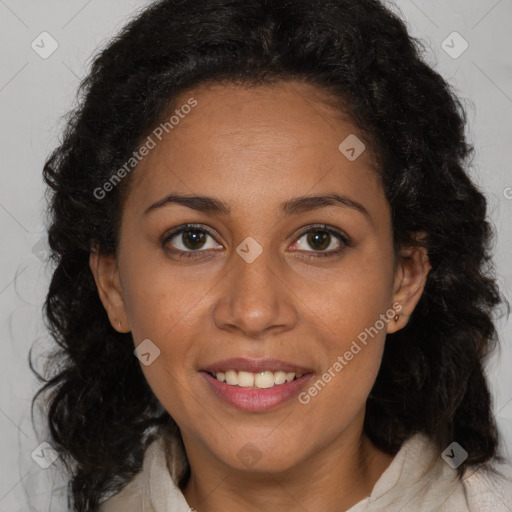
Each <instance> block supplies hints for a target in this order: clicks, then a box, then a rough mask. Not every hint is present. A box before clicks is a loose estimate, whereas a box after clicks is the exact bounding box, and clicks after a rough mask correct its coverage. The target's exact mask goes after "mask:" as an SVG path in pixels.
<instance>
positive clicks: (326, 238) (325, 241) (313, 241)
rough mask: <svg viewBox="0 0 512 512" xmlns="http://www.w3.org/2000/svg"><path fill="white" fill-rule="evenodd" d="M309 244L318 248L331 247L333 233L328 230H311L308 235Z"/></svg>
mask: <svg viewBox="0 0 512 512" xmlns="http://www.w3.org/2000/svg"><path fill="white" fill-rule="evenodd" d="M307 241H308V244H309V245H310V246H311V247H313V249H316V250H320V251H322V250H324V249H326V248H327V247H329V242H330V241H331V235H330V234H329V233H328V232H327V231H310V232H309V233H308V235H307Z"/></svg>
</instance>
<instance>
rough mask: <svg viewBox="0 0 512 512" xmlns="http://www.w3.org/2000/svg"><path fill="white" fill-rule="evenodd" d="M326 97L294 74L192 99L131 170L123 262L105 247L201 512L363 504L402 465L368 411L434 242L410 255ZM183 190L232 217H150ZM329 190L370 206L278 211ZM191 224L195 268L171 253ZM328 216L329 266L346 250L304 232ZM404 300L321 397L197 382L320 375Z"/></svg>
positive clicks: (100, 275)
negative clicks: (243, 400) (214, 367)
mask: <svg viewBox="0 0 512 512" xmlns="http://www.w3.org/2000/svg"><path fill="white" fill-rule="evenodd" d="M321 93H322V91H319V90H318V89H315V88H314V87H313V86H311V85H308V84H305V83H301V82H281V83H279V84H276V85H272V86H259V87H257V88H248V87H242V86H235V85H220V84H217V85H213V86H209V87H199V88H195V89H194V90H193V91H192V92H188V93H187V94H184V95H183V96H182V97H181V98H180V101H178V102H177V105H182V104H185V103H186V101H187V99H188V98H190V97H193V98H195V99H196V100H197V102H198V104H197V106H196V107H195V108H194V109H192V111H191V112H190V113H189V114H188V115H187V116H185V118H184V119H182V120H180V123H179V125H177V126H176V127H175V128H174V129H173V130H172V131H170V132H169V133H168V134H167V135H166V136H165V137H164V138H163V140H162V141H161V142H159V143H158V145H157V146H156V147H155V148H154V149H153V150H152V151H151V152H150V153H149V154H148V155H147V156H146V157H145V158H144V160H143V161H142V162H141V163H140V164H139V166H138V167H137V169H136V171H134V173H133V175H132V176H131V177H130V179H131V183H130V187H129V191H128V194H127V196H126V202H125V204H124V207H123V213H122V223H121V232H120V242H119V248H118V253H117V258H116V257H114V256H112V255H105V254H102V253H101V252H100V251H97V250H93V251H92V253H91V258H90V266H91V270H92V272H93V274H94V278H95V281H96V284H97V287H98V292H99V295H100V298H101V300H102V302H103V304H104V306H105V309H106V311H107V313H108V315H109V318H110V321H111V323H112V326H113V327H114V328H115V329H117V330H118V331H120V332H129V331H131V333H132V335H133V339H134V343H135V345H138V344H139V343H141V342H142V341H143V340H145V339H147V338H149V339H150V340H152V342H153V343H155V344H156V345H157V346H158V347H159V349H160V351H161V353H160V356H159V357H158V358H156V359H155V360H154V362H153V363H152V364H150V365H149V366H144V365H142V370H143V371H144V374H145V377H146V378H147V380H148V382H149V384H150V386H151V388H152V390H153V391H154V393H155V395H156V396H157V398H158V399H159V400H160V402H161V403H162V405H163V406H164V407H165V408H166V410H167V411H168V412H169V413H170V414H171V416H172V417H173V418H174V419H175V421H176V422H177V424H178V425H179V427H180V429H181V432H182V436H183V441H184V444H185V448H186V452H187V457H188V459H189V462H190V466H191V478H190V480H189V481H188V483H187V485H186V486H185V488H184V489H183V493H184V495H185V498H186V499H187V501H188V503H189V505H190V506H192V507H194V508H195V509H196V510H198V511H199V512H217V511H221V510H222V511H225V510H235V509H236V510H247V511H256V510H258V511H261V510H262V509H263V508H268V507H269V505H270V506H271V508H272V507H273V508H274V509H277V507H279V510H282V511H292V510H293V511H295V510H304V509H305V510H322V511H325V512H331V511H332V512H334V511H336V512H339V511H340V510H347V509H348V508H350V507H351V506H352V505H354V504H355V503H357V502H358V501H360V500H361V499H363V498H364V497H366V496H368V495H369V494H370V493H371V490H372V488H373V486H374V485H375V483H376V481H377V480H378V478H379V477H380V476H381V474H382V473H383V471H384V470H385V469H386V468H387V467H388V466H389V464H390V463H391V461H392V459H393V457H392V456H390V455H387V454H385V453H383V452H381V451H380V450H378V449H377V448H376V447H375V446H373V444H372V443H371V442H370V440H369V439H368V438H367V437H366V436H365V435H364V434H363V421H364V414H365V403H366V400H367V397H368V395H369V393H370V390H371V388H372V386H373V383H374V381H375V377H376V375H377V373H378V370H379V366H380V363H381V358H382V352H383V348H384V342H385V336H386V333H387V332H389V333H392V332H395V331H397V330H398V329H401V328H403V327H404V326H405V325H406V323H407V321H408V318H409V316H410V315H411V313H412V312H413V310H414V308H415V306H416V304H417V302H418V300H419V299H420V297H421V294H422V292H423V289H424V285H425V281H426V277H427V274H428V271H429V269H430V264H429V262H428V257H427V255H426V254H425V251H424V250H423V249H419V248H402V249H401V251H400V253H399V255H398V258H395V253H394V252H393V246H392V226H391V215H390V207H389V204H388V203H387V200H386V198H385V196H384V191H383V189H382V187H381V184H380V181H379V179H378V177H377V175H376V173H375V171H374V170H373V168H372V165H371V159H370V152H369V151H368V150H366V151H364V152H363V153H362V154H361V156H359V158H357V159H356V160H354V161H349V160H348V159H347V158H346V157H345V156H344V155H343V154H342V153H341V152H340V151H339V150H338V145H339V144H340V142H341V141H343V140H344V139H345V138H346V137H347V136H348V135H349V134H357V132H356V129H355V128H354V126H353V125H352V124H351V123H350V120H349V119H347V118H343V116H342V115H340V113H339V112H337V111H336V110H334V109H333V107H331V106H329V105H328V104H327V103H326V102H324V101H323V97H322V94H321ZM171 192H175V193H181V194H187V195H205V196H213V197H215V198H217V199H220V200H221V201H223V202H225V203H227V205H229V207H230V209H231V212H230V214H229V215H226V214H212V213H204V212H199V211H195V210H193V209H191V208H188V207H186V206H183V205H178V204H172V203H171V204H167V205H166V206H163V207H161V208H156V209H154V210H153V211H151V213H148V214H147V215H145V214H144V212H145V210H146V209H147V208H148V207H149V206H150V205H152V204H153V203H155V202H156V201H158V200H160V199H162V198H163V197H165V196H166V195H167V194H169V193H171ZM331 193H338V194H343V195H345V196H348V197H349V198H350V199H352V200H353V201H357V202H358V203H360V204H361V205H363V206H364V208H365V209H366V210H367V212H368V214H367V215H365V214H363V213H362V212H361V211H358V210H357V209H354V208H350V207H347V206H341V207H340V206H332V205H331V206H325V207H321V208H317V209H313V210H309V211H304V212H300V213H294V214H291V215H283V214H282V213H281V211H280V208H281V203H283V202H284V201H287V200H289V199H292V198H295V197H298V196H303V195H320V194H331ZM189 222H193V223H200V224H202V227H204V228H206V229H209V230H210V231H211V232H212V236H211V237H210V236H207V237H206V239H205V241H204V243H203V245H202V246H201V244H199V245H198V246H197V247H198V249H190V248H189V249H188V251H189V252H191V251H194V250H195V251H196V252H195V256H196V257H195V258H190V259H178V258H177V257H173V256H171V255H170V254H169V252H167V250H166V247H167V248H169V247H171V248H172V247H174V248H175V249H177V250H179V249H182V250H184V251H185V250H187V246H185V245H183V244H184V241H183V239H182V236H181V235H178V236H176V237H174V238H173V239H172V240H169V241H167V242H164V243H162V239H163V238H164V235H165V234H166V233H168V232H169V230H170V229H171V228H174V227H178V226H181V225H183V224H185V223H189ZM315 223H323V224H327V225H328V226H329V227H334V228H338V229H339V230H342V231H343V232H344V233H346V234H347V235H348V236H349V237H350V238H351V240H352V243H351V245H350V246H345V247H343V250H342V252H341V253H340V254H338V255H335V256H332V257H328V258H317V259H314V258H315V254H318V253H319V252H322V251H323V252H329V251H331V252H332V251H334V250H336V249H337V248H339V247H340V246H342V244H343V242H340V241H338V239H337V238H336V237H335V236H334V235H332V236H331V238H330V239H328V240H327V242H326V244H325V246H322V244H321V242H316V245H315V241H314V239H313V241H312V242H311V243H312V244H313V245H311V244H308V237H307V232H306V234H303V233H304V231H303V230H302V229H301V228H307V227H308V226H310V225H311V224H315ZM312 231H313V232H312V235H314V234H315V233H317V232H318V231H322V230H321V229H318V228H313V230H312ZM189 234H190V233H189ZM248 236H250V237H253V238H254V239H255V240H256V241H257V242H258V243H259V244H260V246H261V247H262V249H263V252H262V253H261V255H260V256H259V257H258V258H257V259H256V260H254V261H253V262H252V263H250V264H249V263H247V262H246V261H245V260H244V259H242V258H241V257H240V256H239V255H238V254H237V252H236V248H237V247H238V246H239V245H240V244H241V243H242V241H243V240H244V239H245V238H246V237H248ZM192 240H193V239H192ZM189 247H190V246H189ZM192 247H193V246H192ZM319 247H320V249H319ZM198 251H202V252H198ZM308 255H309V256H311V258H308ZM395 302H398V303H399V304H400V308H401V309H399V311H400V312H399V319H398V321H394V320H393V319H391V320H390V321H389V322H387V323H385V327H384V328H383V329H381V330H380V331H379V332H378V334H377V335H375V336H374V337H373V338H369V342H368V344H367V345H366V346H364V348H363V349H362V350H361V352H360V353H358V354H357V355H356V356H354V358H353V359H352V360H351V361H350V362H349V363H348V364H347V365H346V366H344V368H343V370H342V371H340V372H338V373H337V374H336V377H335V378H333V379H332V380H331V381H330V382H329V383H328V384H327V385H326V386H325V387H324V388H323V389H322V390H321V391H320V392H318V394H317V395H316V396H315V397H312V398H311V400H310V401H309V403H307V404H301V403H300V402H299V401H298V400H297V399H296V398H294V399H292V400H289V401H288V402H286V403H284V404H282V405H280V406H279V407H277V408H275V409H273V410H269V411H265V412H256V413H255V412H246V411H241V410H239V409H236V408H234V407H232V406H230V405H228V404H226V403H224V402H223V401H221V400H220V399H219V398H217V397H216V395H214V394H213V392H212V391H211V390H210V389H209V387H208V385H207V384H206V383H205V382H204V379H203V378H202V377H201V375H200V374H199V370H200V369H201V368H204V366H206V365H208V364H211V363H214V362H215V361H218V360H221V359H225V358H229V357H237V356H241V357H253V358H266V357H272V358H278V359H282V360H285V361H290V362H293V363H297V364H300V365H303V366H306V367H309V368H311V369H312V370H313V371H314V376H313V378H312V380H311V382H315V381H316V380H317V379H318V378H319V377H320V376H322V374H324V373H325V372H326V371H327V369H328V368H329V367H332V366H333V364H334V363H335V361H336V360H337V357H338V356H339V355H342V354H344V353H345V352H346V351H347V350H348V349H349V348H350V346H351V343H352V341H353V340H356V339H357V335H358V334H359V333H361V332H363V331H364V330H365V328H369V327H370V326H373V325H374V324H375V322H376V320H378V319H379V315H381V314H383V313H385V312H386V311H387V310H389V309H390V308H392V305H393V303H395ZM248 441H250V442H251V443H252V445H253V446H255V447H256V450H257V451H258V452H259V453H260V455H261V458H260V460H259V461H258V462H257V463H256V464H255V465H253V466H249V465H247V464H245V463H244V461H243V460H241V459H240V458H239V457H238V456H237V454H238V452H239V451H240V450H241V449H242V447H244V445H246V443H247V442H248ZM311 475H314V478H312V477H311Z"/></svg>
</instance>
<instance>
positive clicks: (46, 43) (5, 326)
mask: <svg viewBox="0 0 512 512" xmlns="http://www.w3.org/2000/svg"><path fill="white" fill-rule="evenodd" d="M148 3H149V2H147V1H135V0H131V1H127V0H122V1H121V0H109V1H108V2H106V1H101V2H100V0H89V1H87V0H86V1H84V0H66V1H63V0H61V1H49V0H44V1H41V0H38V1H35V0H26V1H20V0H0V42H1V45H0V56H1V67H0V70H1V71H0V109H1V118H0V119H1V121H0V140H1V147H0V152H1V155H0V166H1V167H0V168H1V170H0V173H1V187H0V227H1V230H2V231H1V238H0V258H1V260H0V261H1V265H0V322H1V323H0V332H1V333H2V344H1V347H2V354H1V357H0V382H1V386H0V434H1V435H0V454H1V457H0V460H1V467H0V512H17V511H26V510H29V506H32V507H33V510H38V511H43V510H49V509H50V508H51V510H52V511H61V510H62V511H63V510H65V509H66V507H65V506H64V503H65V502H64V501H63V491H64V487H63V486H64V485H65V482H63V481H62V479H59V477H58V474H57V473H56V471H55V467H56V465H55V464H53V465H50V467H49V468H48V469H43V468H42V467H40V465H38V464H37V463H36V462H35V461H34V459H33V458H32V452H33V451H34V450H35V449H36V448H37V447H38V445H39V444H40V443H41V442H42V441H44V435H43V434H41V431H42V429H41V428H39V429H38V430H39V433H40V435H41V437H39V436H38V435H37V434H36V432H34V429H33V427H32V424H31V420H30V401H31V398H32V396H33V394H34V392H35V390H36V389H37V388H38V387H39V385H38V383H37V381H36V380H35V378H34V377H33V374H32V373H31V372H30V370H29V368H28V364H27V355H28V350H29V348H30V347H31V346H32V344H33V343H34V342H35V341H36V340H38V344H37V349H34V350H35V353H34V356H35V357H34V359H35V360H36V362H39V365H40V364H41V363H42V362H43V360H42V359H41V357H39V358H38V355H39V356H42V355H43V353H44V348H45V347H47V346H48V343H49V341H48V335H47V334H45V330H44V328H43V322H42V319H41V305H42V303H43V300H44V296H45V291H46V287H47V285H48V279H49V276H50V273H51V268H50V267H49V265H48V264H46V261H45V254H44V253H45V243H46V242H45V239H44V221H43V213H44V208H45V200H44V196H43V192H44V189H43V184H42V179H41V169H42V166H43V162H44V160H45V158H46V157H47V156H48V154H49V153H50V151H51V150H52V149H53V148H54V147H55V146H56V145H57V143H58V140H59V136H60V133H61V130H62V128H63V127H64V120H63V118H62V116H63V115H64V114H65V113H66V112H67V111H68V110H69V109H70V108H71V107H72V106H73V105H74V101H75V91H76V88H77V86H78V84H79V81H80V78H81V77H83V76H84V74H86V72H87V70H88V69H89V65H90V62H91V56H92V55H93V54H94V53H95V52H96V51H98V50H99V49H100V48H102V47H103V46H104V45H105V44H106V42H107V41H108V39H109V38H110V37H112V36H113V35H114V34H115V33H116V32H117V31H118V30H119V29H120V28H121V27H122V26H123V25H124V24H125V22H126V20H127V19H128V18H129V17H131V16H132V15H134V14H135V13H136V11H138V10H139V9H141V8H143V7H144V6H145V5H147V4H148ZM447 4H448V3H447V2H442V1H440V0H434V1H433V0H415V1H411V0H399V1H398V0H397V1H396V2H395V3H394V4H390V5H391V6H392V8H393V9H395V10H399V11H400V12H401V13H402V15H403V17H404V18H405V19H406V21H407V24H408V26H409V28H410V32H411V33H412V35H414V36H415V37H418V38H420V39H422V40H423V41H424V42H425V43H426V45H427V47H428V53H427V61H428V62H429V63H430V64H431V65H432V66H434V68H435V69H437V70H438V71H439V72H440V73H441V74H442V75H443V76H444V77H445V78H447V79H448V81H449V82H450V83H451V84H452V85H453V86H454V87H455V88H456V91H457V92H458V94H459V96H460V97H462V98H463V101H464V103H465V105H466V108H467V111H468V117H469V122H470V124H469V126H468V134H469V137H470V139H471V140H472V141H473V142H474V144H475V146H476V157H475V160H474V164H473V168H472V170H471V173H472V176H473V177H474V179H475V180H476V181H477V183H478V184H479V185H480V186H481V188H482V189H483V191H484V192H485V194H486V196H487V198H488V199H489V206H490V211H491V218H492V220H493V222H494V224H495V226H496V230H497V235H498V238H497V243H496V257H495V262H496V267H497V274H498V278H499V281H500V283H501V286H502V289H503V291H504V292H505V294H506V295H507V297H508V298H509V300H512V294H511V293H510V290H511V286H512V266H511V265H510V254H511V253H512V230H511V229H510V224H509V223H510V219H511V218H512V173H511V165H512V158H511V157H512V152H511V148H512V130H511V128H510V120H511V118H512V115H511V114H512V61H511V51H512V33H511V32H512V31H511V30H510V26H511V22H512V0H499V1H498V0H480V1H473V2H467V0H451V1H450V2H449V5H447ZM454 31H455V32H458V33H459V34H460V36H461V37H462V38H463V39H461V38H460V37H459V36H458V35H455V36H453V35H451V34H452V33H453V32H454ZM42 32H48V33H49V34H50V35H51V37H52V38H53V39H54V40H55V41H56V42H57V44H58V48H57V50H56V51H55V52H54V53H52V54H51V55H50V56H49V57H47V58H46V59H43V58H42V57H41V56H40V53H42V52H44V51H49V50H50V49H51V44H54V43H52V41H51V40H50V39H49V38H48V36H40V34H41V33H42ZM41 39H43V42H41ZM464 40H465V41H467V44H468V48H467V49H466V51H464V52H463V53H462V54H460V55H458V54H459V53H460V52H461V50H462V49H463V48H464V46H463V45H464ZM33 41H35V42H34V45H36V44H37V45H39V47H36V49H37V50H38V52H39V53H37V52H36V51H35V49H33V48H32V47H31V44H32V42H33ZM443 41H445V43H444V44H443ZM443 46H444V47H445V48H446V50H447V51H445V49H443ZM450 47H451V48H450ZM449 53H451V55H449ZM498 326H499V333H500V338H501V342H502V347H501V353H500V354H496V355H495V356H494V357H492V358H491V359H490V360H489V363H488V366H487V369H488V374H489V379H490V384H491V387H492V392H493V395H494V401H495V404H494V410H495V412H496V414H497V418H498V423H499V427H500V430H501V432H502V433H503V435H504V439H505V446H504V448H506V449H507V450H508V454H509V457H510V456H511V455H512V372H511V371H510V369H511V366H512V343H511V339H512V327H511V324H510V322H507V321H506V319H505V318H503V319H502V320H500V322H499V324H498ZM38 368H41V366H38ZM35 453H36V454H37V453H38V452H35ZM511 510H512V509H511Z"/></svg>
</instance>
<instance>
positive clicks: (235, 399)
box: [200, 371, 313, 412]
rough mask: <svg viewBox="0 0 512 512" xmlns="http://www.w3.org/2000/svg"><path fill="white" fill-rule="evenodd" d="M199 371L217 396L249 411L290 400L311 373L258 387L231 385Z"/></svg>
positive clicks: (273, 406) (267, 407) (266, 408)
mask: <svg viewBox="0 0 512 512" xmlns="http://www.w3.org/2000/svg"><path fill="white" fill-rule="evenodd" d="M200 373H201V375H202V376H203V377H204V379H205V380H206V382H207V383H208V385H209V386H210V388H211V389H212V390H213V392H214V393H215V394H216V395H217V396H218V397H219V398H222V399H223V400H224V401H225V402H227V403H228V404H230V405H233V406H234V407H237V408H238V409H243V410H244V411H251V412H258V411H266V410H268V409H273V408H275V407H278V406H279V405H281V404H282V403H284V402H286V401H288V400H290V399H291V398H293V397H294V396H295V395H297V394H299V392H300V391H301V389H303V388H304V387H305V385H306V383H307V381H308V380H309V379H310V378H311V376H312V375H313V374H312V373H305V374H304V375H302V377H300V378H298V379H295V380H292V381H291V382H286V383H284V384H278V385H274V386H273V387H271V388H267V389H258V388H242V387H239V386H231V385H229V384H226V383H225V382H221V381H220V380H217V379H216V378H215V377H212V376H211V375H210V374H209V373H207V372H203V371H202V372H200Z"/></svg>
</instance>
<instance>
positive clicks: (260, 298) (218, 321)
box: [213, 250, 298, 339]
mask: <svg viewBox="0 0 512 512" xmlns="http://www.w3.org/2000/svg"><path fill="white" fill-rule="evenodd" d="M232 259H233V261H232V263H231V264H232V265H233V266H232V268H231V269H230V271H229V272H228V273H227V274H226V275H225V277H224V278H223V283H222V286H221V287H220V289H219V291H220V294H219V298H218V301H217V303H216V305H215V308H214V311H213V315H214V322H215V325H216V326H217V327H218V328H219V329H222V330H225V331H229V332H233V333H235V334H237V335H238V336H244V337H248V338H257V339H261V338H263V337H266V336H267V335H268V334H269V333H273V334H277V333H281V332H286V331H288V330H291V329H293V328H294V327H295V326H296V324H297V318H298V314H297V308H296V307H295V306H294V303H293V298H294V294H293V290H290V288H289V287H288V286H287V284H286V282H285V281H284V279H285V278H284V272H283V270H284V269H283V268H282V267H281V268H280V265H279V263H276V261H275V260H274V261H272V258H271V255H270V251H265V250H263V252H262V253H261V255H260V256H259V257H258V258H256V259H255V260H254V261H252V262H251V263H248V262H247V261H245V260H244V259H243V258H241V257H240V256H239V255H238V254H236V253H234V254H233V256H232ZM280 270H281V272H280Z"/></svg>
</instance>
